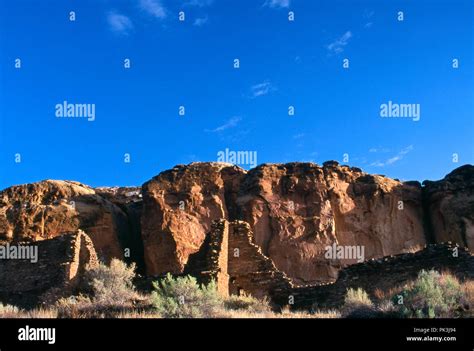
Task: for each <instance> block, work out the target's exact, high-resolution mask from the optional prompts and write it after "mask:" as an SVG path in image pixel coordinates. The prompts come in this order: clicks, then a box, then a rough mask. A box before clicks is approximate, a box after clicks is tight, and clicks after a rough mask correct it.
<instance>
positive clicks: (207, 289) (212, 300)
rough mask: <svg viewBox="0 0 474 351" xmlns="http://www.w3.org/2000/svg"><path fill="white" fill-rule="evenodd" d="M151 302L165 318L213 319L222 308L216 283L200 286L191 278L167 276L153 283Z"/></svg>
mask: <svg viewBox="0 0 474 351" xmlns="http://www.w3.org/2000/svg"><path fill="white" fill-rule="evenodd" d="M153 287H154V289H155V290H154V291H153V293H152V295H151V301H152V304H153V307H154V308H155V309H156V311H157V312H158V313H159V314H160V315H161V316H162V317H164V318H206V317H213V316H214V315H215V314H216V313H217V312H218V310H219V309H220V308H221V307H222V300H221V298H220V297H219V295H218V293H217V288H216V284H215V282H214V281H212V282H211V283H209V284H208V285H207V286H206V285H202V286H200V285H199V284H198V283H197V280H196V278H194V277H191V276H185V277H177V278H176V279H175V278H173V277H172V276H171V274H169V273H168V274H167V275H166V277H165V278H163V279H161V280H160V281H158V282H154V283H153Z"/></svg>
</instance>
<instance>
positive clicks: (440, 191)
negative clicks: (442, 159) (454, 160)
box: [423, 165, 474, 252]
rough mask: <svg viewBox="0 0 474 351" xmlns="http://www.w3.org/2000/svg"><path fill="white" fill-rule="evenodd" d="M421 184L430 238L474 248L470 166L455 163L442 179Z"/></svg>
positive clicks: (473, 176)
mask: <svg viewBox="0 0 474 351" xmlns="http://www.w3.org/2000/svg"><path fill="white" fill-rule="evenodd" d="M423 184H424V186H425V189H426V195H425V203H426V211H427V212H428V213H427V217H428V221H429V223H428V225H429V230H430V231H431V232H432V239H433V240H434V241H436V242H444V241H449V240H450V241H454V242H457V243H459V244H460V245H462V246H465V247H468V248H469V250H471V252H472V251H474V166H472V165H465V166H462V167H459V168H457V169H455V170H454V171H452V172H451V173H449V174H448V175H447V176H446V177H445V178H444V179H442V180H439V181H437V182H430V181H425V182H424V183H423Z"/></svg>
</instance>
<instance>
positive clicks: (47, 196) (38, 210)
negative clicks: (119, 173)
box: [0, 180, 128, 261]
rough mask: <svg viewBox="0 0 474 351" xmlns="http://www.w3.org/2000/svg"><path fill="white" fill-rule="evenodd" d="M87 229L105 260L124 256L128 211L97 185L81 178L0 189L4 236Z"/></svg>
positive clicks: (27, 237)
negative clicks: (90, 185) (111, 199)
mask: <svg viewBox="0 0 474 351" xmlns="http://www.w3.org/2000/svg"><path fill="white" fill-rule="evenodd" d="M78 229H82V230H84V231H85V232H86V233H88V235H90V237H91V239H92V241H93V243H94V246H95V248H96V251H97V254H98V255H99V257H101V258H102V259H103V260H105V261H109V260H110V259H111V258H112V257H117V258H122V257H123V251H122V247H121V243H120V240H122V239H123V238H125V237H126V236H127V234H128V232H127V231H128V227H127V218H126V215H125V214H124V212H123V211H122V210H121V209H120V208H119V207H118V206H116V205H114V204H113V203H112V202H110V201H109V200H106V199H104V198H103V197H102V196H100V195H98V194H97V193H96V191H95V190H94V189H93V188H90V187H88V186H86V185H83V184H81V183H78V182H71V181H57V180H45V181H42V182H38V183H32V184H25V185H18V186H13V187H10V188H7V189H5V190H3V191H2V192H0V240H3V241H37V240H45V239H50V238H54V237H56V236H58V235H61V234H62V233H65V232H75V231H76V230H78Z"/></svg>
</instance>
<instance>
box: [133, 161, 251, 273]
mask: <svg viewBox="0 0 474 351" xmlns="http://www.w3.org/2000/svg"><path fill="white" fill-rule="evenodd" d="M244 174H245V171H244V170H242V169H241V168H239V167H236V166H232V165H229V164H222V163H193V164H191V165H189V166H176V167H175V168H173V169H171V170H169V171H165V172H163V173H161V174H160V175H158V176H157V177H155V178H153V179H152V180H150V181H149V182H147V183H145V184H144V185H143V188H142V189H143V214H142V219H141V226H142V238H143V247H144V251H145V264H146V267H147V273H148V274H150V275H160V274H163V273H166V272H172V273H182V272H183V269H184V267H185V265H186V263H187V261H188V258H189V255H191V254H193V253H195V252H197V251H198V250H199V248H200V246H201V244H202V243H203V242H204V238H205V236H206V233H207V232H209V230H210V229H211V223H212V221H213V220H216V219H220V218H229V217H230V216H232V213H231V212H233V211H234V209H233V204H234V203H235V196H236V194H237V191H238V186H239V183H240V179H241V178H242V177H243V175H244Z"/></svg>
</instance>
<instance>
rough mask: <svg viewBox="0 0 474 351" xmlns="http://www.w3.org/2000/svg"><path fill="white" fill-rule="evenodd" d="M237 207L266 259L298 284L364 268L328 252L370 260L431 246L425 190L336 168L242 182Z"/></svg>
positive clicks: (270, 173)
mask: <svg viewBox="0 0 474 351" xmlns="http://www.w3.org/2000/svg"><path fill="white" fill-rule="evenodd" d="M237 203H238V206H239V209H240V215H241V217H242V219H243V220H245V221H247V222H248V223H250V225H251V227H252V229H253V232H254V233H255V242H256V243H257V244H258V245H259V246H260V247H262V250H263V253H264V254H265V255H267V256H268V257H270V258H271V259H272V260H273V262H274V263H275V265H276V267H277V268H278V269H279V270H281V271H283V272H285V273H286V274H287V275H288V276H289V277H290V278H291V279H292V280H293V282H295V283H297V284H314V283H317V282H325V281H328V280H329V281H330V280H333V279H335V278H337V272H338V270H339V269H340V268H341V267H344V266H346V265H348V264H353V263H356V262H357V258H356V257H354V258H345V259H343V260H338V259H331V260H328V259H327V258H326V257H325V253H326V247H327V246H328V245H329V246H331V245H333V244H336V245H340V246H356V245H357V246H361V247H363V248H364V256H365V257H364V258H365V259H370V258H373V257H382V256H387V255H392V254H397V253H402V252H407V251H412V250H418V249H420V248H422V247H423V246H424V244H425V235H424V229H423V221H422V206H421V187H420V186H419V185H418V186H416V185H407V184H403V183H400V182H398V181H395V180H392V179H389V178H385V177H382V176H372V175H368V174H366V173H363V172H362V171H360V170H359V169H357V168H350V167H347V166H339V165H338V164H337V163H335V162H328V163H326V164H325V165H324V166H323V167H319V166H317V165H315V164H310V163H290V164H284V165H278V164H272V165H262V166H259V167H257V168H255V169H253V170H251V171H249V173H248V174H247V176H246V177H245V179H244V181H243V182H242V185H241V188H240V192H239V197H238V199H237Z"/></svg>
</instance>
